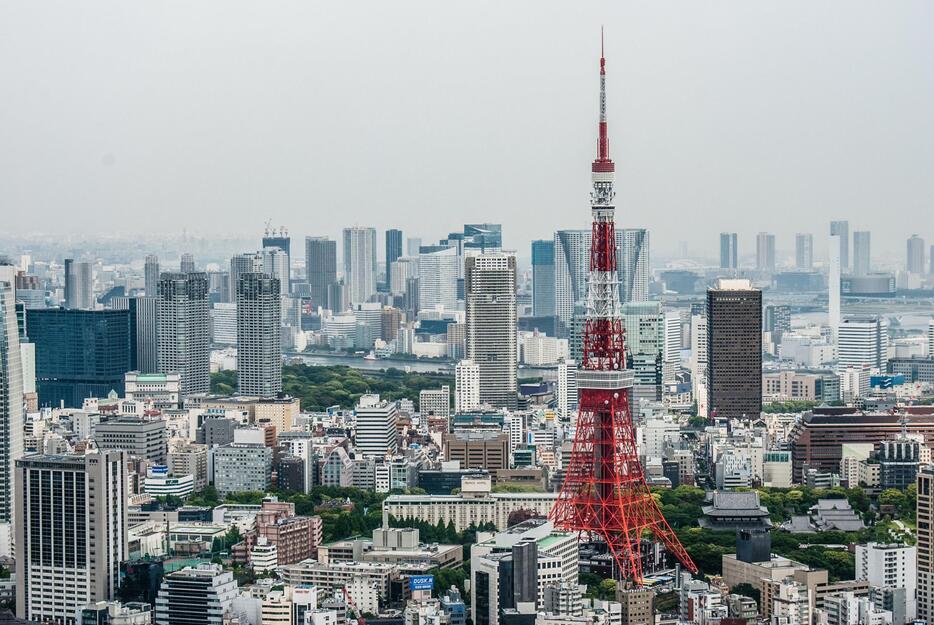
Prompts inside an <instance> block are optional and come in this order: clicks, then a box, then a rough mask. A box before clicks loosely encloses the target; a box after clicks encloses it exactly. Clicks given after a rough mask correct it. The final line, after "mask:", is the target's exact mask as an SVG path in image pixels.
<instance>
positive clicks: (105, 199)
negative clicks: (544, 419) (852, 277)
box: [0, 1, 934, 258]
mask: <svg viewBox="0 0 934 625" xmlns="http://www.w3.org/2000/svg"><path fill="white" fill-rule="evenodd" d="M0 17H2V19H0V93H2V94H3V97H2V98H0V119H2V125H0V133H2V134H0V170H2V171H3V175H2V178H0V207H2V213H3V214H4V227H3V230H4V232H6V233H17V234H27V233H36V232H44V233H50V234H72V233H83V234H90V233H95V232H100V231H101V230H102V229H104V228H106V230H107V231H108V232H118V233H125V234H132V233H138V232H139V231H144V232H146V233H150V234H155V233H159V234H172V233H179V232H180V231H181V230H182V229H183V228H185V229H187V231H188V233H189V234H196V235H202V236H204V235H207V236H213V235H216V236H228V235H244V234H245V233H248V232H251V231H254V230H255V229H256V228H257V224H262V223H263V222H264V221H265V219H266V218H271V219H272V220H273V222H274V223H276V224H279V223H282V224H286V225H288V226H289V228H290V229H291V231H292V232H293V233H296V234H323V235H331V236H335V235H337V234H338V232H339V230H340V228H342V227H344V226H346V225H348V220H349V221H350V222H354V223H357V224H360V225H372V226H375V227H377V228H386V227H401V228H403V229H404V230H405V231H406V232H412V233H415V234H418V235H420V236H422V237H424V238H426V239H433V238H438V237H441V236H443V235H444V234H446V233H447V232H449V231H450V230H452V229H454V227H455V226H456V224H458V223H464V222H470V221H474V222H477V221H501V222H502V223H503V232H504V237H505V244H506V245H507V246H508V247H510V248H512V249H518V250H525V249H527V245H528V242H529V240H531V239H533V238H542V237H547V236H550V233H551V232H552V231H553V230H554V229H556V228H575V227H583V226H586V223H587V222H586V220H587V213H586V211H581V210H579V209H580V207H581V198H582V197H583V198H585V199H586V193H587V185H588V179H587V170H586V166H585V165H586V163H587V162H588V159H590V158H592V156H593V153H594V140H595V134H594V132H595V131H594V128H593V126H592V124H591V123H590V121H591V118H592V116H593V114H594V111H595V108H596V101H595V100H594V98H593V97H592V94H593V90H594V87H595V78H594V76H593V72H592V66H593V65H592V63H593V58H594V55H595V54H597V53H598V46H599V37H598V33H599V29H600V26H601V25H605V27H606V33H607V37H606V47H607V55H608V57H610V58H611V59H612V63H613V66H612V67H613V80H612V81H611V83H610V86H609V96H610V97H609V106H610V108H609V119H610V121H611V123H612V124H613V129H614V135H613V138H612V146H613V148H614V156H615V159H616V161H617V165H618V172H619V184H618V192H617V202H618V205H619V208H620V214H619V221H620V223H621V224H623V225H625V226H627V227H646V228H648V229H649V230H650V231H651V232H652V235H653V238H654V240H653V242H654V244H655V247H656V250H657V252H658V253H659V254H672V253H674V252H675V250H676V248H677V246H678V244H679V242H680V241H686V242H687V243H688V250H689V252H690V253H692V254H696V255H701V256H703V255H705V254H706V255H709V256H713V255H715V252H716V250H715V244H716V235H717V233H718V232H719V231H720V230H722V229H724V228H725V227H726V226H725V224H726V223H727V222H729V224H730V226H729V228H730V229H731V230H735V231H737V232H739V233H740V237H741V241H744V242H745V244H746V245H744V246H743V247H744V249H743V253H751V249H752V247H751V245H752V241H753V239H752V237H754V236H755V233H756V232H758V231H762V230H764V231H770V232H775V233H776V234H777V235H778V241H777V246H778V249H779V251H780V252H785V253H787V254H790V253H791V251H792V250H793V234H794V232H796V231H798V230H802V229H807V228H805V227H804V226H805V224H808V223H811V222H821V223H824V222H826V221H829V220H830V219H834V218H841V216H843V217H846V218H848V219H849V220H850V221H851V222H852V223H853V224H854V226H853V227H854V228H855V227H859V228H864V229H867V230H872V231H873V232H874V233H875V237H874V241H873V244H874V252H875V253H877V254H879V255H880V257H883V256H885V255H889V254H895V255H900V254H901V252H902V247H903V241H902V239H903V235H905V234H906V233H905V229H906V226H905V224H912V226H913V228H916V229H918V230H921V232H919V234H921V235H922V236H927V237H929V238H931V237H934V232H931V231H930V229H931V228H930V226H931V220H930V218H929V215H930V201H931V200H930V198H931V197H932V195H934V193H932V192H934V182H932V179H931V177H930V176H929V175H928V172H930V171H931V169H932V167H934V155H932V151H931V150H930V147H929V146H930V145H931V144H932V142H934V126H932V118H931V115H930V111H931V110H934V80H932V78H934V75H932V74H934V66H932V64H931V63H930V41H931V28H932V26H931V25H932V24H934V6H932V5H931V3H929V2H898V3H886V4H879V3H874V2H862V1H859V2H848V3H845V4H840V3H827V2H825V3H815V2H793V3H783V4H782V5H780V6H779V5H775V4H774V3H768V2H742V3H736V2H706V3H685V4H680V5H678V6H677V7H673V6H669V5H662V4H657V3H633V2H594V3H584V4H581V5H575V6H574V8H573V9H572V8H571V6H570V5H568V4H566V3H557V2H546V3H541V2H510V3H501V2H488V3H484V2H481V3H471V4H470V5H459V6H458V5H450V4H448V3H445V4H439V3H432V2H405V3H379V2H357V3H339V4H337V5H333V6H326V7H325V5H321V4H317V3H307V2H280V3H277V4H276V8H275V10H274V11H270V10H263V9H261V8H260V7H259V5H257V4H255V3H250V2H224V3H218V2H209V3H197V4H191V3H184V2H167V3H158V4H152V3H145V4H144V3H120V2H99V1H88V2H61V3H54V4H52V5H49V4H46V3H34V2H8V3H5V5H4V7H3V8H2V12H0ZM814 229H815V230H816V229H817V228H816V225H815V228H814ZM925 230H928V231H925ZM741 245H742V244H741ZM816 247H817V250H818V253H817V256H818V257H819V258H823V257H824V255H825V251H824V250H825V247H826V242H825V241H824V237H818V240H817V242H816Z"/></svg>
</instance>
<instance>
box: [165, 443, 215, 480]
mask: <svg viewBox="0 0 934 625" xmlns="http://www.w3.org/2000/svg"><path fill="white" fill-rule="evenodd" d="M167 464H168V468H169V474H170V475H173V476H175V477H180V476H182V475H190V476H191V477H192V485H193V487H194V489H195V490H196V491H200V490H202V489H203V488H204V487H205V486H207V485H208V448H207V445H198V444H197V443H188V442H185V443H182V444H176V445H174V446H173V447H171V448H170V449H169V452H168V456H167Z"/></svg>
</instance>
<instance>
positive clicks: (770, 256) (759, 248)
mask: <svg viewBox="0 0 934 625" xmlns="http://www.w3.org/2000/svg"><path fill="white" fill-rule="evenodd" d="M756 269H758V270H759V271H769V272H772V271H775V235H774V234H772V233H770V232H760V233H759V234H758V235H756Z"/></svg>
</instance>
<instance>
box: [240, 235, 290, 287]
mask: <svg viewBox="0 0 934 625" xmlns="http://www.w3.org/2000/svg"><path fill="white" fill-rule="evenodd" d="M261 254H262V256H263V269H262V273H264V274H266V275H267V276H271V277H273V278H277V279H278V280H279V295H288V294H289V255H288V254H286V253H285V252H284V251H282V250H281V249H280V248H278V247H264V248H263V251H262V252H261ZM240 275H241V278H242V277H243V274H240Z"/></svg>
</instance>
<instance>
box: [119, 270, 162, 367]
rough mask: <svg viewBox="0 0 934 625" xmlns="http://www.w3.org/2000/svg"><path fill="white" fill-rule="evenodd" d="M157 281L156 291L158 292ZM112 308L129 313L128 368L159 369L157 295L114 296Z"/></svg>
mask: <svg viewBox="0 0 934 625" xmlns="http://www.w3.org/2000/svg"><path fill="white" fill-rule="evenodd" d="M158 284H159V283H158V281H157V282H156V285H157V286H156V287H155V288H156V291H153V292H154V293H155V292H158ZM111 308H113V309H114V310H128V311H129V315H130V368H131V370H134V371H139V372H140V373H156V372H157V371H159V322H158V317H157V315H158V309H159V298H158V297H157V296H152V297H150V296H148V295H146V296H138V297H115V298H114V299H113V300H112V301H111Z"/></svg>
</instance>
